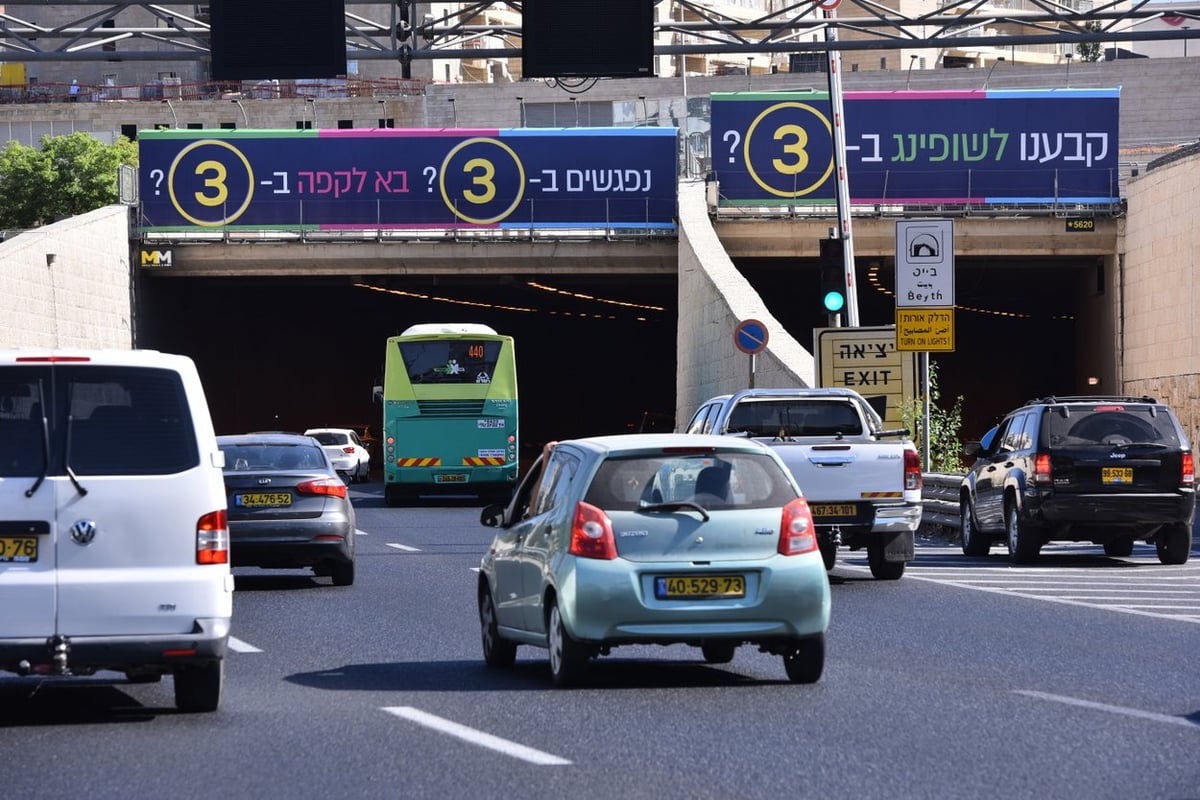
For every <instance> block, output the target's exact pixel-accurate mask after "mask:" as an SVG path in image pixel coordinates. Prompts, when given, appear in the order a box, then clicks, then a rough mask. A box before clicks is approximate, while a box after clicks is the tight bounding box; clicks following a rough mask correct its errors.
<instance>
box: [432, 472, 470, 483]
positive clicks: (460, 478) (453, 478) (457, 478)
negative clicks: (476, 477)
mask: <svg viewBox="0 0 1200 800" xmlns="http://www.w3.org/2000/svg"><path fill="white" fill-rule="evenodd" d="M433 482H434V483H466V482H467V476H466V475H463V474H461V473H455V474H453V475H434V476H433Z"/></svg>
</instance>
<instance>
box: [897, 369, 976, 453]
mask: <svg viewBox="0 0 1200 800" xmlns="http://www.w3.org/2000/svg"><path fill="white" fill-rule="evenodd" d="M941 398H942V395H941V392H940V391H938V384H937V363H936V362H934V361H932V360H931V361H930V362H929V464H928V466H927V471H928V472H941V473H955V472H965V471H966V466H965V465H964V464H963V452H962V441H961V440H960V438H959V436H960V434H961V431H962V405H963V398H962V395H959V396H958V398H957V399H956V400H955V401H954V405H953V406H951V407H950V408H949V409H944V408H942V407H941V406H939V405H938V403H939V401H940V400H941ZM924 415H925V398H924V396H918V397H917V398H916V399H915V400H906V401H904V402H903V403H901V404H900V419H902V420H903V421H904V426H905V427H906V428H908V429H909V430H911V431H913V439H914V440H915V441H916V442H917V447H918V448H920V447H922V443H923V442H924V438H925V434H924V427H923V424H922V423H923V422H924Z"/></svg>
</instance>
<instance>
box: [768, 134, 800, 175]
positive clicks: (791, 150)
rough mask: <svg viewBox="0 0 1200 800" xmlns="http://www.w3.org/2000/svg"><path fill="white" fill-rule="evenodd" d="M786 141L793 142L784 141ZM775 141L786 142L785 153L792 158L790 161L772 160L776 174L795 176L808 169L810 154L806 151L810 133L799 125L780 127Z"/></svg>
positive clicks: (784, 145)
mask: <svg viewBox="0 0 1200 800" xmlns="http://www.w3.org/2000/svg"><path fill="white" fill-rule="evenodd" d="M786 139H791V141H784V140H786ZM775 141H784V144H783V152H784V153H787V154H788V155H789V156H791V157H792V158H791V159H790V160H784V159H782V158H775V159H772V160H771V164H772V166H774V167H775V171H776V172H778V173H779V174H781V175H795V174H797V173H800V172H804V170H806V169H808V152H807V151H805V149H804V146H805V145H806V144H808V131H806V130H804V128H801V127H800V126H799V125H780V126H779V127H778V128H777V129H776V130H775Z"/></svg>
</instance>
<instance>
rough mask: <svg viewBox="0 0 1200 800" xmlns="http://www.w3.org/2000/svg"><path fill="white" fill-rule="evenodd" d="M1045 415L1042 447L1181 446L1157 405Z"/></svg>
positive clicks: (1067, 408)
mask: <svg viewBox="0 0 1200 800" xmlns="http://www.w3.org/2000/svg"><path fill="white" fill-rule="evenodd" d="M1045 414H1046V416H1045V424H1044V425H1043V426H1042V437H1041V438H1042V444H1043V446H1049V447H1086V446H1089V445H1099V446H1104V447H1111V446H1114V445H1130V444H1153V445H1164V446H1168V447H1180V446H1181V443H1180V441H1179V435H1178V433H1177V431H1176V429H1175V425H1174V423H1173V421H1172V419H1171V415H1170V413H1169V412H1168V411H1166V410H1165V409H1163V408H1161V407H1158V406H1152V405H1135V404H1125V403H1095V404H1088V405H1061V406H1052V407H1050V408H1047V409H1046V411H1045Z"/></svg>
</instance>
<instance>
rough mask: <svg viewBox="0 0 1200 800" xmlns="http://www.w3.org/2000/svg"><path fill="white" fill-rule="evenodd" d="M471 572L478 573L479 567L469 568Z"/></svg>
mask: <svg viewBox="0 0 1200 800" xmlns="http://www.w3.org/2000/svg"><path fill="white" fill-rule="evenodd" d="M471 572H479V567H471Z"/></svg>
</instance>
